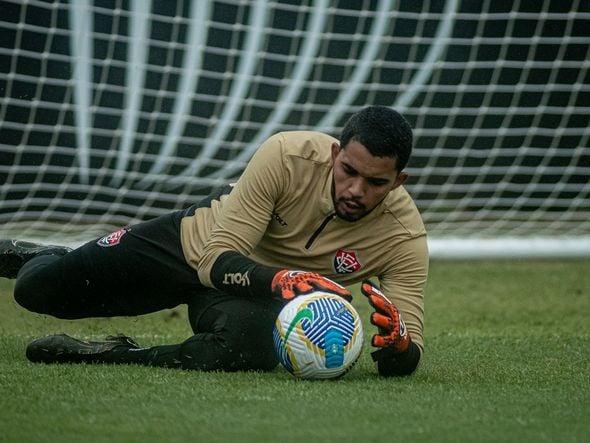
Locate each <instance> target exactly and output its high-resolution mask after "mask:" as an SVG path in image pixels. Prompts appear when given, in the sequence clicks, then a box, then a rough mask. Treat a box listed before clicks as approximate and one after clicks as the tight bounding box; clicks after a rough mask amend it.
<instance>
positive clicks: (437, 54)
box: [0, 0, 590, 258]
mask: <svg viewBox="0 0 590 443" xmlns="http://www.w3.org/2000/svg"><path fill="white" fill-rule="evenodd" d="M370 104H378V105H385V106H391V107H393V108H395V109H397V110H399V111H400V112H402V113H403V114H404V115H405V116H406V117H407V118H408V120H409V121H410V122H411V124H412V126H413V127H414V133H415V143H414V145H415V147H414V152H413V156H412V159H411V161H410V164H409V167H408V172H409V174H410V179H409V181H408V184H407V186H406V187H407V189H408V191H409V192H410V193H411V194H412V196H413V197H414V199H415V200H416V203H417V205H418V207H419V209H420V211H421V213H422V215H423V218H424V221H425V223H426V226H427V229H428V232H429V245H430V249H431V252H432V256H433V257H443V258H474V257H483V258H486V257H554V256H563V257H589V256H590V195H589V194H590V184H589V183H590V142H589V140H590V2H588V1H586V0H560V1H557V0H555V1H554V0H547V1H530V0H517V1H495V0H483V1H477V2H475V1H473V2H470V1H459V0H429V1H421V2H415V1H409V0H379V1H375V0H358V1H344V0H299V1H283V0H247V1H246V0H217V1H213V0H178V1H159V0H75V1H74V0H70V1H60V0H54V1H51V0H25V1H22V0H0V237H1V238H7V237H16V238H24V239H32V240H39V239H42V240H44V241H50V242H57V243H69V244H78V243H81V242H84V241H86V240H90V239H92V238H95V237H97V236H100V235H102V234H104V233H105V232H108V231H110V230H114V229H116V228H118V227H120V226H122V225H127V224H131V223H136V222H139V221H142V220H146V219H149V218H152V217H155V216H158V215H161V214H163V213H165V212H168V211H171V210H174V209H181V208H183V207H186V206H187V205H190V204H192V203H195V202H197V201H198V200H199V199H200V198H202V197H203V196H205V195H207V193H208V192H209V191H210V190H211V189H212V188H214V187H217V186H221V185H223V184H225V183H227V182H230V181H235V180H236V179H237V178H238V177H239V175H240V173H241V171H242V170H243V168H244V166H245V165H246V163H247V161H248V159H249V158H250V157H251V155H252V154H253V152H254V151H255V150H256V149H257V147H258V146H259V145H260V143H261V142H262V141H263V140H264V139H265V138H266V137H268V136H270V135H271V134H273V133H275V132H278V131H284V130H299V129H306V130H318V131H324V132H327V133H330V134H333V135H334V136H338V134H339V131H340V128H341V127H342V125H343V124H344V122H345V121H346V119H347V118H348V117H349V116H350V115H351V114H352V113H353V112H355V111H357V110H358V109H360V108H362V107H363V106H366V105H370Z"/></svg>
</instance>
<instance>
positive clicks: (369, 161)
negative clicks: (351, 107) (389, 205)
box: [332, 140, 408, 221]
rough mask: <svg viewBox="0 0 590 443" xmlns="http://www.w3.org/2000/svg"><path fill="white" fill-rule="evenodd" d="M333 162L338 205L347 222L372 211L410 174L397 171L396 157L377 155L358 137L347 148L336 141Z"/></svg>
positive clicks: (335, 203) (335, 200) (337, 209)
mask: <svg viewBox="0 0 590 443" xmlns="http://www.w3.org/2000/svg"><path fill="white" fill-rule="evenodd" d="M332 162H333V165H334V183H333V189H332V198H333V200H334V208H335V209H336V214H337V215H338V217H340V218H342V219H344V220H347V221H356V220H359V219H360V218H362V217H363V216H365V215H366V214H368V213H369V212H370V211H371V210H373V209H374V208H375V207H376V206H377V205H378V204H379V203H380V202H381V200H383V199H384V198H385V196H386V195H387V193H388V192H389V191H391V190H392V189H394V188H397V187H398V186H400V185H401V184H402V183H404V182H405V181H406V179H407V177H408V175H407V174H406V173H405V172H398V171H397V169H396V159H395V158H392V157H374V156H373V155H371V153H370V152H369V151H368V150H367V148H365V147H364V146H363V145H362V144H361V143H359V142H357V141H354V140H352V141H350V142H349V143H348V145H347V146H345V147H344V148H342V147H340V145H339V144H338V143H333V144H332Z"/></svg>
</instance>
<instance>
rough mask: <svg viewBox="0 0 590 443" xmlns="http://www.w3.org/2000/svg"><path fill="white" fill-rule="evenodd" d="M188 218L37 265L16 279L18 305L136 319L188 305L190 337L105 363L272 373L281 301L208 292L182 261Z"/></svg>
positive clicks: (161, 221) (151, 224)
mask: <svg viewBox="0 0 590 443" xmlns="http://www.w3.org/2000/svg"><path fill="white" fill-rule="evenodd" d="M183 214H184V212H183V211H179V212H175V213H171V214H168V215H164V216H161V217H158V218H156V219H154V220H152V221H148V222H145V223H140V224H138V225H135V226H132V227H129V228H125V229H122V230H120V231H117V232H116V233H113V234H111V235H110V236H106V237H103V238H101V239H98V240H96V241H92V242H89V243H87V244H85V245H83V246H81V247H80V248H78V249H76V250H74V251H72V252H70V253H68V254H66V255H65V256H63V257H57V256H39V257H36V258H34V259H32V260H31V261H29V262H28V263H26V264H25V266H23V268H22V269H21V270H20V272H19V274H18V277H17V281H16V286H15V299H16V301H17V302H18V303H19V304H20V305H22V306H23V307H25V308H26V309H29V310H31V311H33V312H38V313H43V314H48V315H52V316H55V317H58V318H64V319H78V318H88V317H112V316H134V315H141V314H147V313H150V312H156V311H159V310H162V309H167V308H173V307H175V306H178V305H180V304H186V305H188V308H189V319H190V322H191V326H192V328H193V331H194V332H195V335H194V336H193V337H190V338H189V339H188V340H186V341H185V342H184V343H181V344H175V345H168V346H158V347H154V348H150V349H143V350H140V351H133V353H131V351H128V352H122V353H119V354H117V355H115V354H113V355H111V356H107V359H110V360H109V361H110V362H112V363H131V362H133V363H139V364H147V365H155V366H176V367H178V366H179V367H183V368H187V369H202V370H227V371H233V370H244V369H270V368H272V367H274V366H275V365H276V359H275V358H274V352H273V349H272V338H271V335H272V334H271V331H272V325H273V324H274V320H275V319H276V316H277V314H278V312H279V310H280V308H281V306H282V303H281V302H279V301H274V300H270V299H251V298H246V297H234V296H229V295H227V294H223V293H221V292H219V291H216V290H214V289H211V288H206V287H204V286H203V285H202V284H201V283H200V282H199V279H198V275H197V272H196V271H195V270H194V269H192V268H191V267H190V266H189V265H188V264H187V263H186V261H185V259H184V255H183V252H182V248H181V245H180V234H179V227H180V220H181V218H182V216H183ZM127 354H128V355H127Z"/></svg>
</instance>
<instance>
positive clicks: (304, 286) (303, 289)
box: [293, 280, 314, 295]
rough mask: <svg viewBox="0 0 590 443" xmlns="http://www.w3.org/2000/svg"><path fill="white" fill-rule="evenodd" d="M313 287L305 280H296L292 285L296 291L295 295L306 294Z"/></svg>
mask: <svg viewBox="0 0 590 443" xmlns="http://www.w3.org/2000/svg"><path fill="white" fill-rule="evenodd" d="M313 289H314V287H313V286H312V285H311V284H310V283H309V282H307V281H305V280H301V281H298V282H297V283H295V285H294V286H293V290H294V292H295V293H296V295H302V294H307V293H309V292H312V291H313Z"/></svg>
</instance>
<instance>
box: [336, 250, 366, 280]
mask: <svg viewBox="0 0 590 443" xmlns="http://www.w3.org/2000/svg"><path fill="white" fill-rule="evenodd" d="M360 268H361V262H360V261H359V259H358V258H357V256H356V252H354V251H344V250H342V249H338V251H337V252H336V255H335V256H334V270H335V271H336V272H337V273H338V274H350V273H351V272H354V271H358V270H359V269H360Z"/></svg>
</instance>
